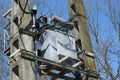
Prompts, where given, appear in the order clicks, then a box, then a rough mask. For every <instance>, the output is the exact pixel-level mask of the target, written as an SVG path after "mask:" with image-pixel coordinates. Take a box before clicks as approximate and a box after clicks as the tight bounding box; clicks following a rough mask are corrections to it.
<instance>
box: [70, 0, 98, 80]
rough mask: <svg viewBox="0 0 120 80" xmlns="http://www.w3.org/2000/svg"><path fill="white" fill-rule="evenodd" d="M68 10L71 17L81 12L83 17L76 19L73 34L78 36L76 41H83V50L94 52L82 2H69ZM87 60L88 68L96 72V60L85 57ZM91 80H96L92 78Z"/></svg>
mask: <svg viewBox="0 0 120 80" xmlns="http://www.w3.org/2000/svg"><path fill="white" fill-rule="evenodd" d="M68 8H69V14H70V17H72V16H73V15H74V14H75V13H76V12H79V13H80V14H81V15H80V16H79V17H76V18H75V19H74V20H73V21H74V22H77V26H78V27H77V26H76V27H75V28H74V29H73V33H74V35H75V36H76V41H78V40H79V39H80V40H81V45H82V47H81V49H82V50H84V49H87V50H88V51H89V52H92V46H91V41H90V36H89V31H88V26H87V19H86V18H85V16H86V14H85V9H84V5H83V1H82V0H68ZM85 59H86V60H87V67H88V68H90V69H91V70H94V71H96V67H95V63H94V59H93V58H91V57H87V56H86V57H85ZM89 80H95V79H94V78H90V79H89Z"/></svg>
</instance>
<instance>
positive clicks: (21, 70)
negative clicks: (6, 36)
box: [10, 0, 35, 80]
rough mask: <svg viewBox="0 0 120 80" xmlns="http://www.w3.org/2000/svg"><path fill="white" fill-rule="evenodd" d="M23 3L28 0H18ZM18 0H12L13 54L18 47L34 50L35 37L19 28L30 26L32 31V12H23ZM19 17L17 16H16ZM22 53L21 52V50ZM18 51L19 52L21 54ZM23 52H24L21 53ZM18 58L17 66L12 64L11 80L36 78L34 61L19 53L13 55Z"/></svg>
mask: <svg viewBox="0 0 120 80" xmlns="http://www.w3.org/2000/svg"><path fill="white" fill-rule="evenodd" d="M18 1H20V3H21V6H22V7H23V9H24V7H25V4H26V1H27V0H18ZM18 1H17V0H12V14H11V17H12V18H11V29H10V32H11V40H10V50H11V54H12V53H13V52H15V51H16V50H17V49H19V48H21V49H25V50H28V51H32V52H33V47H34V44H33V37H31V36H29V35H27V34H20V33H19V32H18V31H19V28H22V29H26V28H27V27H29V29H28V30H29V31H31V29H30V28H31V26H32V23H31V21H32V16H31V14H26V13H23V11H22V10H21V9H20V7H19V4H18ZM25 10H26V11H27V12H29V11H30V4H29V3H28V4H27V5H26V9H25ZM16 17H17V18H16ZM19 53H20V52H19ZM19 53H18V54H19ZM21 54H22V53H21ZM13 57H14V58H15V60H16V63H15V64H16V65H17V67H16V68H13V66H12V65H11V64H10V77H11V79H10V80H35V71H34V70H35V69H34V62H32V61H30V60H25V59H23V58H21V57H19V56H18V55H17V54H16V55H15V56H13Z"/></svg>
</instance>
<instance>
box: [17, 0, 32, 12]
mask: <svg viewBox="0 0 120 80" xmlns="http://www.w3.org/2000/svg"><path fill="white" fill-rule="evenodd" d="M18 3H19V7H20V9H21V10H22V11H23V12H24V13H26V14H32V12H27V11H25V9H26V6H27V4H28V0H26V3H25V7H24V8H22V6H21V3H20V0H18Z"/></svg>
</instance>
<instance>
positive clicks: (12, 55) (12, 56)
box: [10, 49, 21, 58]
mask: <svg viewBox="0 0 120 80" xmlns="http://www.w3.org/2000/svg"><path fill="white" fill-rule="evenodd" d="M20 50H21V49H18V50H16V51H15V52H14V53H12V54H11V55H10V58H11V57H13V56H14V55H15V54H17V53H18V52H19V51H20Z"/></svg>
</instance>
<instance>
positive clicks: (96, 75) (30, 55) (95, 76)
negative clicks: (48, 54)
mask: <svg viewBox="0 0 120 80" xmlns="http://www.w3.org/2000/svg"><path fill="white" fill-rule="evenodd" d="M21 52H22V54H21V57H23V58H26V59H28V58H29V59H32V60H37V61H40V62H44V63H46V64H50V65H54V66H57V67H60V68H64V69H67V70H70V71H75V72H78V73H83V74H86V75H89V76H91V77H94V78H99V74H97V72H96V71H93V72H92V71H89V70H82V69H76V68H73V67H70V66H65V65H62V64H60V63H57V62H54V61H51V60H48V59H45V58H42V57H38V56H35V55H33V54H29V52H28V51H25V50H22V51H21Z"/></svg>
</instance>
